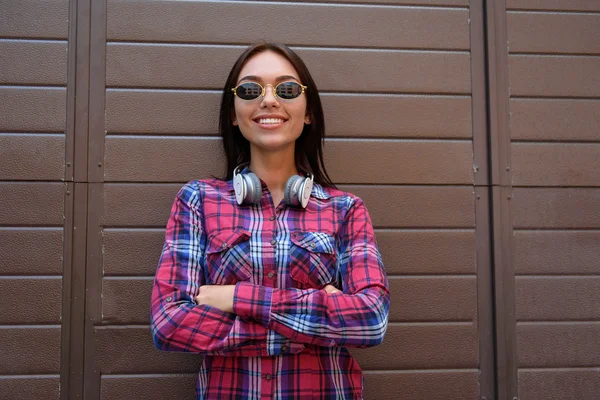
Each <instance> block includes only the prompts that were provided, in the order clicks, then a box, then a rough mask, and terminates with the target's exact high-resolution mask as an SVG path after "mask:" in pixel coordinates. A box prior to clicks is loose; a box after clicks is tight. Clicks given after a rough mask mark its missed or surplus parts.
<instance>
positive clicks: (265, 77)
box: [238, 51, 299, 82]
mask: <svg viewBox="0 0 600 400" xmlns="http://www.w3.org/2000/svg"><path fill="white" fill-rule="evenodd" d="M247 76H251V77H252V79H253V80H261V81H264V82H270V81H276V80H281V79H280V78H285V79H286V80H287V79H290V77H293V78H295V79H296V80H299V77H298V72H297V71H296V69H295V68H294V66H293V65H292V63H291V62H289V61H288V60H287V59H286V58H285V57H283V56H282V55H280V54H277V53H274V52H272V51H265V52H262V53H259V54H256V55H255V56H253V57H252V58H250V59H248V61H247V62H246V64H244V66H243V67H242V69H241V71H240V75H239V76H238V81H240V80H241V79H242V78H244V77H247Z"/></svg>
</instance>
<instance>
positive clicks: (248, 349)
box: [151, 183, 280, 357]
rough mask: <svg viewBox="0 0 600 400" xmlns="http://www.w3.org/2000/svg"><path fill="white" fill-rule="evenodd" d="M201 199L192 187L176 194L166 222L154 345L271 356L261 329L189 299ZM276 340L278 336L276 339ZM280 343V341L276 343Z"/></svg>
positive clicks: (155, 295)
mask: <svg viewBox="0 0 600 400" xmlns="http://www.w3.org/2000/svg"><path fill="white" fill-rule="evenodd" d="M201 209H202V207H201V199H200V196H199V190H198V185H197V183H196V184H194V183H188V184H187V185H185V186H184V187H183V188H182V189H181V190H180V191H179V193H178V194H177V197H176V198H175V202H174V204H173V207H172V210H171V216H170V218H169V221H168V223H167V228H166V233H165V244H164V248H163V251H162V254H161V257H160V260H159V263H158V268H157V270H156V276H155V279H154V286H153V290H152V299H151V330H152V336H153V339H154V344H155V346H156V347H157V348H158V349H160V350H166V351H185V352H194V353H205V354H218V355H230V356H247V357H253V356H264V355H273V354H271V353H273V352H276V351H277V348H279V347H280V346H269V343H268V338H269V336H270V338H271V339H272V340H274V339H276V338H274V336H273V335H272V334H271V335H269V331H268V329H267V328H266V327H264V326H261V325H259V324H257V323H256V322H254V321H245V320H243V319H242V318H240V317H239V316H237V315H235V314H233V313H228V312H224V311H222V310H220V309H218V308H215V307H211V306H207V305H196V303H195V301H194V299H195V297H196V296H197V294H198V291H199V287H200V286H201V285H203V284H204V283H205V279H204V268H203V265H204V249H205V247H206V235H205V233H204V232H203V228H202V226H203V224H202V218H203V217H202V211H201ZM277 336H278V335H277ZM279 342H280V341H279Z"/></svg>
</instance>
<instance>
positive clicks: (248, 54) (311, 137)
mask: <svg viewBox="0 0 600 400" xmlns="http://www.w3.org/2000/svg"><path fill="white" fill-rule="evenodd" d="M265 51H272V52H275V53H277V54H279V55H281V56H283V57H284V58H285V59H287V60H288V61H289V62H290V63H291V64H292V65H293V66H294V69H295V70H296V71H297V72H298V75H299V77H300V81H301V82H302V84H303V85H305V86H307V87H308V89H307V90H306V91H305V95H306V100H307V101H306V110H307V115H309V116H310V119H311V123H310V124H305V125H304V128H303V130H302V134H300V137H299V138H298V139H296V146H295V155H294V158H295V163H296V169H298V171H304V172H311V173H312V174H313V175H314V179H315V182H317V183H319V184H320V185H322V186H326V187H335V185H334V184H333V182H332V181H331V178H329V175H328V174H327V171H326V170H325V164H324V162H323V143H324V139H325V118H324V116H323V108H322V106H321V99H320V97H319V91H318V90H317V85H316V84H315V82H314V80H313V78H312V77H311V75H310V72H308V68H306V65H305V64H304V62H303V61H302V59H300V57H299V56H298V55H297V54H296V53H295V52H294V51H293V50H292V49H290V48H289V47H287V46H285V45H283V44H274V43H261V44H256V45H253V46H250V47H248V48H247V49H246V50H245V51H244V52H243V53H242V54H241V55H240V56H239V58H238V59H237V61H236V62H235V64H233V67H232V68H231V72H229V76H228V77H227V81H226V82H225V87H224V88H223V96H222V98H221V111H220V114H219V132H220V133H221V137H222V139H223V150H224V151H225V156H226V157H227V171H226V172H225V178H224V180H230V179H232V178H233V170H234V168H235V167H236V166H237V165H239V164H241V163H245V162H250V142H248V140H246V138H244V136H243V135H242V132H241V131H240V128H239V127H237V126H234V125H233V122H232V115H233V109H234V94H233V92H232V91H231V89H232V88H234V87H235V86H236V83H237V79H238V76H239V74H240V71H241V70H242V68H243V67H244V64H245V63H246V62H247V61H248V60H249V59H250V58H252V57H253V56H255V55H257V54H260V53H263V52H265Z"/></svg>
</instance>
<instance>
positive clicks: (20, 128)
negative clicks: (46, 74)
mask: <svg viewBox="0 0 600 400" xmlns="http://www.w3.org/2000/svg"><path fill="white" fill-rule="evenodd" d="M66 94H67V92H66V90H65V89H64V88H21V87H0V98H1V99H3V101H0V131H3V132H64V131H65V121H66V102H67V100H66V98H67V97H66Z"/></svg>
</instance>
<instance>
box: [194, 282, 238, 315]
mask: <svg viewBox="0 0 600 400" xmlns="http://www.w3.org/2000/svg"><path fill="white" fill-rule="evenodd" d="M234 292H235V285H204V286H200V291H199V292H198V296H196V304H198V305H199V306H201V305H203V304H205V305H207V306H211V307H216V308H218V309H220V310H222V311H225V312H233V295H234Z"/></svg>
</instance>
